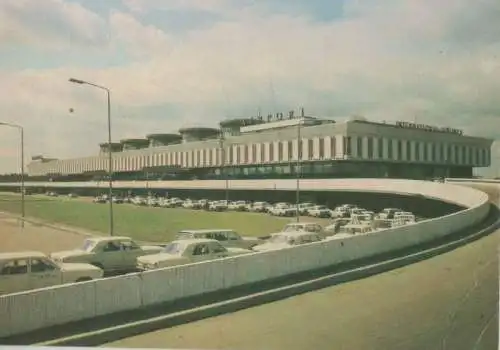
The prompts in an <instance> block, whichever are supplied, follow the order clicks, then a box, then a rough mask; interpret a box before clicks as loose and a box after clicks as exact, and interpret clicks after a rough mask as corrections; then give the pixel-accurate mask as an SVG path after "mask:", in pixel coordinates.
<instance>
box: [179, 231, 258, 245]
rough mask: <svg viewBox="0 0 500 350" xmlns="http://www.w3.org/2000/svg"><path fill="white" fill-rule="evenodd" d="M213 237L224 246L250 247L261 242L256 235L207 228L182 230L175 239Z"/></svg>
mask: <svg viewBox="0 0 500 350" xmlns="http://www.w3.org/2000/svg"><path fill="white" fill-rule="evenodd" d="M202 238H203V239H215V240H217V241H218V242H220V244H222V245H223V246H224V247H235V248H244V249H250V248H252V247H254V246H256V245H257V244H260V243H262V240H260V239H259V238H257V237H246V236H240V235H239V234H238V233H236V232H235V231H233V230H227V229H208V230H183V231H180V232H179V233H178V234H177V237H176V240H185V239H202Z"/></svg>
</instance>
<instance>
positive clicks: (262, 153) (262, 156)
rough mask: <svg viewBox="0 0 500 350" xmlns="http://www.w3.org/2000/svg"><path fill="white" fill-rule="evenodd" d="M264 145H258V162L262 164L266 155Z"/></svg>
mask: <svg viewBox="0 0 500 350" xmlns="http://www.w3.org/2000/svg"><path fill="white" fill-rule="evenodd" d="M265 146H266V145H265V144H264V143H261V144H260V162H261V163H263V162H264V160H265V159H266V158H265V155H266V147H265Z"/></svg>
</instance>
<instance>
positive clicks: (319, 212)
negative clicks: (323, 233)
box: [306, 205, 332, 218]
mask: <svg viewBox="0 0 500 350" xmlns="http://www.w3.org/2000/svg"><path fill="white" fill-rule="evenodd" d="M306 212H307V215H309V216H312V217H316V218H330V217H331V216H332V211H331V210H330V209H329V208H327V207H326V206H324V205H315V206H313V207H310V208H308V209H307V210H306Z"/></svg>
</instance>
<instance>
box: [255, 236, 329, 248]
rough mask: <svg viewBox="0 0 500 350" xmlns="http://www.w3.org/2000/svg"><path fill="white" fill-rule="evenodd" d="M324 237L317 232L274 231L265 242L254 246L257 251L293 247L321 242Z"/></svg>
mask: <svg viewBox="0 0 500 350" xmlns="http://www.w3.org/2000/svg"><path fill="white" fill-rule="evenodd" d="M321 240H323V237H322V236H321V235H320V234H318V233H316V232H307V231H292V232H279V233H273V234H272V235H271V238H269V239H268V240H267V241H266V242H265V243H263V244H259V245H257V246H255V247H253V248H252V250H254V251H256V252H263V251H269V250H278V249H285V248H291V247H294V246H297V245H301V244H306V243H312V242H319V241H321Z"/></svg>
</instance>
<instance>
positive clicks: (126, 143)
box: [120, 139, 149, 151]
mask: <svg viewBox="0 0 500 350" xmlns="http://www.w3.org/2000/svg"><path fill="white" fill-rule="evenodd" d="M120 143H121V144H122V145H123V150H124V151H128V150H134V149H143V148H148V147H149V140H148V139H124V140H121V141H120Z"/></svg>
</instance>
